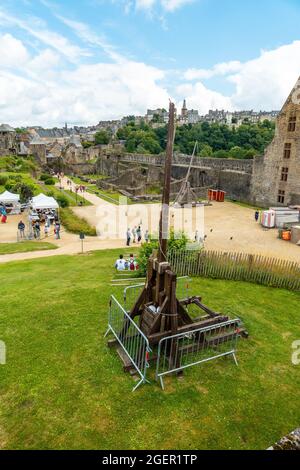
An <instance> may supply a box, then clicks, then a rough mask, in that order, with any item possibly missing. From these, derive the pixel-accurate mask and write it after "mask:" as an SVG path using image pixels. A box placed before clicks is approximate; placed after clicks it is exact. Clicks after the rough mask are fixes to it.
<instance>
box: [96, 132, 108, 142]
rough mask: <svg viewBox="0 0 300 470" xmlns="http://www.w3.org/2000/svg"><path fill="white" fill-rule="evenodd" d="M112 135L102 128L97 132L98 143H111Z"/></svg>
mask: <svg viewBox="0 0 300 470" xmlns="http://www.w3.org/2000/svg"><path fill="white" fill-rule="evenodd" d="M109 140H110V136H109V134H108V132H107V131H105V130H101V131H98V132H97V133H96V134H95V144H96V145H107V144H108V143H109Z"/></svg>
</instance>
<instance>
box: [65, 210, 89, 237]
mask: <svg viewBox="0 0 300 470" xmlns="http://www.w3.org/2000/svg"><path fill="white" fill-rule="evenodd" d="M60 219H61V223H62V224H63V226H64V227H65V229H66V230H67V232H71V233H76V234H78V235H79V234H80V233H82V232H83V233H84V234H85V235H88V236H91V237H95V236H96V235H97V232H96V229H95V228H94V227H91V226H90V224H89V223H88V222H87V221H86V220H85V219H81V218H80V217H78V216H77V215H76V214H74V212H73V211H72V210H71V209H61V210H60Z"/></svg>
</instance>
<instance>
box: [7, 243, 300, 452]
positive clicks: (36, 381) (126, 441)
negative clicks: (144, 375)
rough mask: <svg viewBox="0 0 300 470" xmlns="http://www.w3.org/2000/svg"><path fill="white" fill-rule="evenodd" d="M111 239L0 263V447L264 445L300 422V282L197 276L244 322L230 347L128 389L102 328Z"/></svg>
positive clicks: (205, 292)
mask: <svg viewBox="0 0 300 470" xmlns="http://www.w3.org/2000/svg"><path fill="white" fill-rule="evenodd" d="M118 255H119V251H105V252H98V253H94V254H89V255H82V256H63V257H60V256H54V257H52V258H47V259H37V260H31V261H26V262H18V263H10V264H6V265H2V266H0V270H1V310H0V339H1V340H3V341H5V342H6V346H7V365H5V366H0V448H3V449H7V448H13V449H20V448H26V449H54V448H55V449H66V448H67V449H75V448H78V449H144V448H148V449H265V448H267V447H268V446H269V445H271V444H272V443H273V442H275V441H277V440H278V439H279V438H280V437H281V436H283V435H285V434H286V433H288V432H290V431H291V430H293V429H295V428H296V427H298V426H299V422H300V407H299V389H300V373H299V372H300V369H299V367H300V366H299V367H298V368H297V367H296V366H292V364H291V354H292V348H291V344H292V342H293V341H295V340H298V339H300V322H299V315H300V311H299V305H300V294H299V293H298V294H297V293H292V292H288V291H284V290H275V289H271V288H266V287H259V286H255V285H252V284H245V283H239V282H227V281H217V280H209V279H197V280H195V281H194V283H193V287H192V290H193V292H192V293H197V294H201V295H202V296H203V301H204V302H205V303H206V304H208V305H209V306H211V307H212V308H215V309H216V310H219V311H223V312H224V313H226V314H230V315H231V316H232V317H236V316H240V317H241V318H242V319H243V320H244V322H245V323H246V326H247V328H248V330H249V332H250V338H249V340H242V341H241V342H240V346H239V351H238V360H239V367H236V366H235V365H234V363H233V361H232V360H231V359H221V360H219V361H218V362H213V363H209V364H205V365H202V366H198V367H195V368H193V369H190V370H189V371H188V372H186V374H185V376H184V379H183V380H177V379H176V378H168V379H166V381H165V383H166V391H165V392H162V391H161V389H160V387H159V386H158V385H157V384H154V385H146V386H143V387H141V388H140V389H139V390H138V391H137V392H135V393H132V392H131V390H132V387H133V380H132V378H131V377H130V376H129V375H127V374H125V373H124V372H123V371H122V366H121V364H120V362H119V359H118V357H117V354H116V353H115V351H113V350H109V349H108V348H107V344H106V340H105V339H104V338H103V335H104V333H105V330H106V325H107V309H108V300H109V295H110V294H111V293H115V294H117V293H119V294H120V289H119V288H118V287H109V284H110V280H111V279H112V277H113V276H115V273H114V271H113V268H112V265H113V262H114V260H115V259H116V258H117V256H118Z"/></svg>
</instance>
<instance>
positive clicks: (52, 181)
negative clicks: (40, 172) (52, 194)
mask: <svg viewBox="0 0 300 470" xmlns="http://www.w3.org/2000/svg"><path fill="white" fill-rule="evenodd" d="M45 184H46V185H47V186H54V185H55V180H54V178H51V177H50V178H48V179H46V180H45Z"/></svg>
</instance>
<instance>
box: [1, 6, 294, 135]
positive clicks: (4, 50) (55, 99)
mask: <svg viewBox="0 0 300 470" xmlns="http://www.w3.org/2000/svg"><path fill="white" fill-rule="evenodd" d="M157 1H158V0H157ZM148 3H149V2H148ZM175 3H176V4H178V5H179V3H180V2H173V7H174V5H175ZM181 3H182V2H181ZM173 7H171V2H170V5H169V8H171V9H172V8H173ZM165 8H166V5H165ZM58 18H59V19H60V20H61V21H63V23H64V24H65V25H67V26H68V27H69V28H71V29H72V32H73V33H75V34H76V35H77V39H80V42H79V41H78V43H79V44H80V45H78V44H74V43H73V42H71V41H70V40H69V39H68V38H66V37H64V36H62V35H60V34H57V33H55V32H53V31H50V30H49V29H48V28H47V25H45V24H44V23H42V22H41V21H39V20H35V19H32V21H30V23H29V22H28V21H27V20H26V19H18V18H16V17H11V16H9V15H7V14H5V13H3V11H2V10H1V9H0V24H1V22H2V23H3V24H5V25H6V27H7V26H11V27H13V28H14V29H15V30H16V33H15V34H17V33H20V31H21V32H22V31H26V33H27V34H26V39H28V37H33V38H34V39H38V44H37V45H36V41H35V46H37V47H38V51H37V52H36V51H35V52H34V53H33V52H30V51H29V50H28V49H27V48H26V45H25V42H24V41H21V40H20V39H18V38H17V37H15V36H14V35H13V34H8V33H7V34H2V35H0V57H1V65H0V109H1V121H3V122H8V123H11V124H12V125H29V124H32V125H33V124H39V125H43V126H54V125H61V124H62V123H64V122H65V121H68V122H69V123H77V124H95V123H97V122H98V121H99V120H101V119H113V118H118V117H122V116H123V115H128V114H144V113H145V110H146V109H147V108H148V107H149V108H154V107H167V103H168V99H169V97H170V96H171V97H173V99H176V101H177V102H178V107H180V106H181V104H182V100H183V98H186V99H187V104H188V107H189V108H194V109H198V110H199V111H200V113H201V114H204V113H206V112H207V111H208V110H209V109H212V108H219V109H228V110H234V109H245V108H246V109H249V108H250V109H252V108H253V109H258V110H259V109H266V110H268V109H278V108H280V107H281V106H282V104H283V102H284V101H285V99H286V97H287V96H288V94H289V92H290V90H291V88H292V86H293V85H294V83H295V81H296V80H297V78H298V75H299V74H300V41H295V42H293V43H291V44H288V45H285V46H282V47H279V48H277V49H274V50H271V51H262V52H261V54H260V56H259V57H257V58H256V59H253V60H251V61H248V62H245V63H241V62H239V61H229V62H224V63H219V64H216V65H215V66H213V67H212V68H211V69H208V70H207V69H188V70H187V71H186V72H183V73H182V72H180V71H178V70H177V71H170V70H161V69H159V68H157V67H152V66H150V65H148V64H146V63H143V62H138V61H134V60H130V59H128V58H127V57H125V56H124V55H122V54H121V53H119V52H118V51H117V50H116V48H115V47H113V46H112V45H111V44H110V43H109V42H108V41H107V39H106V38H105V37H104V36H102V35H101V34H96V33H94V32H93V31H92V30H91V29H90V28H89V27H88V26H87V25H85V24H84V23H81V22H78V21H74V20H70V19H68V18H65V17H58ZM18 35H19V34H18ZM82 45H83V46H84V47H81V46H82ZM98 50H99V51H101V52H102V53H104V56H105V59H102V60H100V59H98V60H97V59H96V57H97V55H96V54H95V53H96V52H97V51H98ZM87 55H89V56H90V57H92V62H93V63H88V64H85V63H83V58H85V57H86V56H87ZM102 55H103V54H102ZM70 63H71V64H70ZM179 77H180V78H179ZM213 77H219V78H220V79H223V80H224V81H227V82H228V81H229V82H230V83H231V86H232V87H233V88H234V91H233V92H232V93H231V95H228V96H226V95H225V94H224V93H223V94H222V93H221V92H220V91H217V90H212V89H210V88H209V85H208V84H207V83H206V84H205V85H204V84H203V83H202V81H201V80H204V79H205V80H209V79H211V78H213ZM219 81H220V80H219ZM164 83H168V85H163V84H164ZM208 83H209V82H208Z"/></svg>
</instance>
